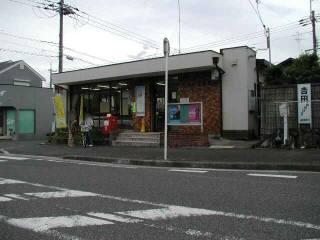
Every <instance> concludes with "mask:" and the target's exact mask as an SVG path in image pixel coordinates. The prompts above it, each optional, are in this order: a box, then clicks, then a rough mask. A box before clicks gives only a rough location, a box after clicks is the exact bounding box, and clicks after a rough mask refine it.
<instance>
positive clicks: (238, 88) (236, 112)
mask: <svg viewBox="0 0 320 240" xmlns="http://www.w3.org/2000/svg"><path fill="white" fill-rule="evenodd" d="M222 54H223V70H224V71H225V74H224V75H223V80H222V116H223V131H224V134H225V135H227V136H229V135H234V137H235V138H247V137H248V133H249V132H250V131H252V130H253V129H254V128H255V127H256V126H255V120H254V116H252V114H250V113H249V96H250V91H251V90H254V83H255V82H256V79H257V76H256V69H255V68H256V58H255V52H254V51H253V50H251V49H250V48H248V47H238V48H230V49H224V50H222ZM237 132H238V133H239V136H238V137H237Z"/></svg>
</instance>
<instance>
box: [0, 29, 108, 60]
mask: <svg viewBox="0 0 320 240" xmlns="http://www.w3.org/2000/svg"><path fill="white" fill-rule="evenodd" d="M0 35H6V36H9V37H13V38H16V39H22V40H27V41H32V42H40V43H43V44H49V45H51V46H59V43H57V42H52V41H46V40H40V39H35V38H30V37H23V36H19V35H15V34H11V33H5V32H2V31H0ZM64 49H66V50H69V51H71V52H74V53H77V54H80V55H84V56H87V57H91V58H93V59H97V60H100V61H103V62H106V63H114V62H113V61H110V60H107V59H104V58H101V57H97V56H94V55H91V54H88V53H84V52H81V51H78V50H75V49H73V48H70V47H66V46H64Z"/></svg>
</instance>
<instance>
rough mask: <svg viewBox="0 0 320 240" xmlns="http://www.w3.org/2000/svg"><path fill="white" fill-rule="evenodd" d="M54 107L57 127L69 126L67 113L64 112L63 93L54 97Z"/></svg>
mask: <svg viewBox="0 0 320 240" xmlns="http://www.w3.org/2000/svg"><path fill="white" fill-rule="evenodd" d="M53 102H54V108H55V111H56V127H57V128H67V124H66V115H65V112H64V104H63V100H62V97H61V95H56V96H54V97H53Z"/></svg>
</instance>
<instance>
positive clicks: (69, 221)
mask: <svg viewBox="0 0 320 240" xmlns="http://www.w3.org/2000/svg"><path fill="white" fill-rule="evenodd" d="M7 223H9V224H10V225H13V226H16V227H20V228H24V229H29V230H33V231H35V232H42V231H47V230H50V229H53V228H59V227H67V228H70V227H84V226H98V225H107V224H113V222H109V221H106V220H101V219H96V218H91V217H86V216H81V215H73V216H59V217H38V218H9V219H8V220H7Z"/></svg>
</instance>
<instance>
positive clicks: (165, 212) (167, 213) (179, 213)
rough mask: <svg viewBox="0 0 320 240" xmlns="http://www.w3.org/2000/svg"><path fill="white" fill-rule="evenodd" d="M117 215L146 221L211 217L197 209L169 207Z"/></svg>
mask: <svg viewBox="0 0 320 240" xmlns="http://www.w3.org/2000/svg"><path fill="white" fill-rule="evenodd" d="M117 213H118V214H122V215H128V216H130V217H136V218H142V219H148V220H165V219H171V218H177V217H191V216H204V215H212V211H210V210H206V209H198V208H188V207H180V206H169V207H167V208H160V209H147V210H137V211H127V212H117Z"/></svg>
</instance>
